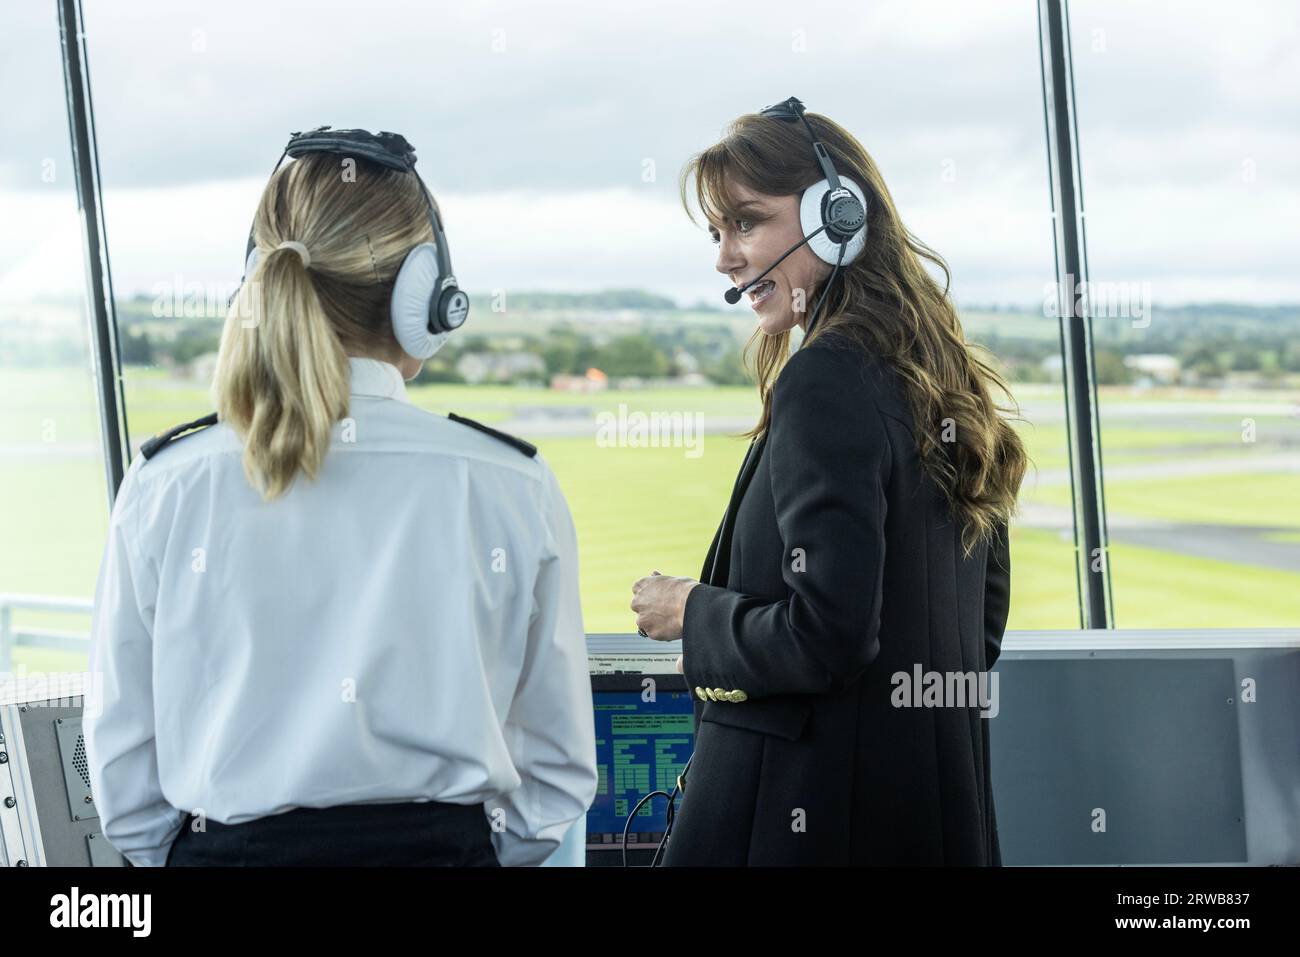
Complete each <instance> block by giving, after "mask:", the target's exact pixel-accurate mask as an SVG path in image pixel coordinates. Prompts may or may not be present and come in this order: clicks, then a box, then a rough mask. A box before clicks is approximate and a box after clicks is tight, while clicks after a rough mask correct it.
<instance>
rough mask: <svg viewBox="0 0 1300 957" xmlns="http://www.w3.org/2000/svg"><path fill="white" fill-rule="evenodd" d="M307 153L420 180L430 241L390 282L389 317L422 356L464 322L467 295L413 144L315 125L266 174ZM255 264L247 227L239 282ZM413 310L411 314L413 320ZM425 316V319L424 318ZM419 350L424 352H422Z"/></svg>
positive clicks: (296, 136)
mask: <svg viewBox="0 0 1300 957" xmlns="http://www.w3.org/2000/svg"><path fill="white" fill-rule="evenodd" d="M309 153H333V154H336V155H339V156H343V157H353V158H360V159H365V160H369V161H370V162H372V163H378V164H379V165H380V166H383V167H385V168H386V169H392V170H398V171H399V172H403V173H410V174H411V175H413V176H414V177H415V181H416V182H417V183H419V185H420V192H421V194H422V195H423V196H424V202H425V205H426V206H427V207H428V211H429V223H430V225H431V226H432V227H433V237H434V242H433V243H432V244H430V243H421V244H420V245H418V246H416V247H415V248H414V249H412V250H411V252H410V253H408V254H407V257H406V259H405V260H403V262H402V267H401V269H400V270H399V271H398V274H397V280H396V282H395V284H394V294H393V307H392V319H393V325H394V331H395V332H396V333H397V334H398V341H399V342H400V343H401V345H402V347H403V349H404V350H406V351H407V353H408V354H410V355H412V356H414V357H416V358H427V357H428V355H431V354H432V352H433V351H434V350H435V349H436V348H437V346H436V345H434V343H435V342H436V343H438V344H441V341H440V340H441V338H442V337H443V336H445V335H446V334H448V333H450V332H452V331H453V330H455V329H459V328H460V327H461V326H462V325H464V323H465V320H466V319H467V318H468V317H469V297H468V296H467V295H465V293H463V292H461V290H460V289H459V288H458V287H457V285H456V274H455V272H454V271H453V270H452V267H451V248H450V246H449V245H448V243H447V235H446V233H445V232H443V228H442V219H441V217H440V216H439V215H438V210H437V208H436V207H435V206H434V205H433V198H432V197H431V196H430V195H429V190H428V188H427V187H426V186H425V185H424V180H422V179H420V175H419V174H418V173H416V171H415V148H414V147H413V146H411V144H410V143H408V142H407V140H406V137H404V136H402V135H401V134H400V133H387V132H380V133H370V132H367V131H366V130H333V129H330V128H329V127H328V126H320V127H317V128H316V129H314V130H310V131H308V132H306V133H293V134H291V135H290V137H289V143H288V145H286V146H285V148H284V152H282V153H281V154H280V158H279V159H278V160H276V163H275V169H273V170H271V175H272V176H274V175H275V172H276V170H278V169H279V168H280V164H281V163H283V162H284V158H285V156H291V157H293V158H294V159H298V158H299V157H302V156H306V155H308V154H309ZM256 264H257V244H256V242H255V241H254V238H253V227H251V226H250V227H249V230H248V243H247V245H246V246H245V249H244V278H243V281H247V280H248V279H249V277H250V276H252V274H253V270H254V269H255V268H256ZM412 314H414V315H415V316H416V321H415V323H414V325H412V322H411V316H412ZM425 315H427V323H425V322H423V316H425ZM403 320H405V321H403ZM422 325H423V328H420V327H421V326H422ZM422 352H424V353H426V354H425V355H421V353H422Z"/></svg>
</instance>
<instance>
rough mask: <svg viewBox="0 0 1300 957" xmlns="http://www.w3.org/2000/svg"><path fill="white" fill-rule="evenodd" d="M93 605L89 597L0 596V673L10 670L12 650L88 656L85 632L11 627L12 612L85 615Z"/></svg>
mask: <svg viewBox="0 0 1300 957" xmlns="http://www.w3.org/2000/svg"><path fill="white" fill-rule="evenodd" d="M93 607H94V602H93V601H92V600H91V599H89V598H68V597H66V596H63V595H21V594H6V593H0V671H2V672H9V671H12V670H13V651H14V649H15V648H45V649H48V650H51V651H70V652H77V653H85V654H89V652H90V633H89V631H84V632H82V631H68V630H66V629H62V628H31V627H24V628H18V627H15V626H14V612H15V611H19V610H21V611H46V612H57V613H61V614H86V615H89V614H90V611H91V608H93Z"/></svg>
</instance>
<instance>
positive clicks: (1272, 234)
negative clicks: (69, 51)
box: [0, 0, 1300, 310]
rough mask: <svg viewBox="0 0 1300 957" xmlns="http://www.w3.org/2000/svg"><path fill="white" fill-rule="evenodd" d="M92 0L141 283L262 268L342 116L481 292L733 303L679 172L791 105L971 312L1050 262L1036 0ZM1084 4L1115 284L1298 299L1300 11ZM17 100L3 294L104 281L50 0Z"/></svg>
mask: <svg viewBox="0 0 1300 957" xmlns="http://www.w3.org/2000/svg"><path fill="white" fill-rule="evenodd" d="M84 3H85V8H86V20H87V28H88V38H87V42H88V44H89V59H90V72H91V78H92V80H93V83H94V87H93V91H94V102H95V110H96V120H97V124H98V135H99V153H100V164H101V171H102V175H103V182H104V186H105V195H106V221H107V228H108V235H109V240H110V250H111V255H112V266H113V277H114V282H115V286H116V290H117V292H118V294H119V295H123V294H130V293H132V292H144V293H151V292H152V291H153V290H154V289H155V286H156V284H158V283H160V282H172V281H174V279H175V277H179V278H180V279H181V281H182V282H185V283H191V282H201V283H221V282H231V281H235V280H237V279H238V277H239V274H240V272H241V268H242V253H243V245H244V238H245V235H246V233H247V230H248V223H249V220H250V218H251V216H252V212H253V209H254V207H255V205H256V202H257V198H258V195H259V193H260V191H261V189H262V187H263V185H264V184H265V179H266V176H267V174H268V173H269V172H270V170H271V167H272V165H273V163H274V162H275V159H276V157H277V156H278V155H279V153H280V150H281V148H282V147H283V145H284V141H285V140H286V138H287V135H288V133H289V132H290V131H293V130H300V129H308V128H311V127H313V126H318V125H320V124H323V123H329V124H331V125H333V126H336V127H345V126H360V127H365V128H368V129H372V130H378V129H390V130H397V131H400V132H402V133H404V134H405V135H406V136H407V138H408V139H409V140H410V141H411V142H412V143H414V144H415V146H416V147H417V149H418V151H419V155H420V170H421V172H422V174H423V175H424V177H425V179H426V181H427V182H428V183H429V184H430V186H431V188H432V189H433V191H434V192H435V194H436V195H437V196H438V198H439V201H440V203H441V204H442V206H443V209H444V212H445V215H446V220H447V228H448V232H449V237H450V240H451V244H452V248H453V250H454V253H455V260H456V265H457V272H458V273H459V276H460V279H461V284H462V286H464V287H466V288H468V289H470V290H471V291H476V292H486V291H489V290H492V289H498V288H501V289H505V290H507V292H509V291H510V290H525V289H598V288H609V287H640V288H645V289H649V290H652V291H656V292H662V293H665V294H667V295H671V296H673V297H674V298H676V299H678V300H679V301H680V302H683V303H691V302H695V301H697V300H701V299H703V300H706V301H708V302H710V303H717V304H719V305H721V304H722V292H723V291H724V290H725V289H726V288H727V286H728V283H727V282H726V281H725V280H723V279H722V278H721V277H719V276H718V275H717V273H716V272H714V268H713V264H714V258H715V252H716V251H715V248H714V246H713V245H712V244H711V243H710V242H709V241H708V238H707V235H706V234H705V233H703V232H702V231H701V230H699V229H698V228H696V227H693V226H692V225H691V224H690V222H689V221H688V220H687V218H686V216H685V215H684V213H683V212H682V211H681V208H680V206H679V204H678V201H677V174H678V171H679V170H680V168H681V166H682V164H683V163H684V162H685V161H686V160H687V159H688V157H689V156H690V154H691V153H692V152H694V151H695V150H698V149H700V148H702V147H704V146H706V145H708V144H710V143H711V142H713V141H714V140H715V139H716V138H717V136H718V135H719V133H720V132H721V130H722V128H723V126H724V125H725V124H726V122H727V121H728V120H730V119H731V118H733V117H734V116H736V115H738V114H740V113H744V112H749V111H753V110H756V109H759V108H761V107H762V106H765V105H767V104H769V103H774V102H777V101H779V100H782V99H784V98H785V97H787V96H790V95H792V94H794V95H797V96H799V97H800V98H801V99H802V100H803V101H804V102H805V104H806V105H807V106H808V108H809V109H810V110H812V111H815V112H822V113H825V114H827V115H829V116H831V117H833V118H835V119H836V120H838V121H839V122H841V123H842V124H843V125H845V126H846V127H847V128H848V129H850V130H851V131H853V132H854V133H855V134H856V135H857V136H858V137H859V139H860V140H861V141H862V142H863V144H864V145H865V146H866V148H867V150H868V151H869V152H870V153H871V154H872V155H873V156H874V157H875V159H876V161H877V163H878V164H879V165H880V167H881V169H882V171H883V173H884V176H885V178H886V181H887V183H888V184H889V187H890V189H891V191H892V193H893V195H894V199H895V201H896V203H897V204H898V206H899V208H900V210H901V212H902V215H903V217H904V221H905V222H906V223H907V225H908V226H909V227H910V228H911V229H912V230H913V231H914V232H915V233H916V234H917V235H918V236H919V237H920V238H921V239H922V240H924V241H925V242H927V243H928V244H930V245H931V246H933V247H934V248H936V249H937V250H938V251H939V252H940V253H942V254H943V255H944V256H945V257H946V258H947V259H948V261H949V264H950V265H951V266H952V269H953V273H954V293H955V295H956V296H957V298H958V300H959V301H961V302H967V303H970V302H979V303H988V302H1003V303H1036V302H1039V301H1041V299H1042V288H1043V284H1044V283H1045V282H1047V281H1050V279H1051V278H1052V240H1051V223H1050V218H1049V216H1050V213H1049V201H1048V187H1047V163H1046V155H1045V148H1044V142H1043V110H1042V97H1041V88H1040V77H1039V60H1038V47H1037V14H1036V5H1035V4H1034V3H1032V2H1029V0H1023V2H1012V0H1006V2H991V0H990V2H985V3H973V2H952V3H947V2H945V3H938V2H913V0H909V2H888V3H880V2H871V0H866V2H856V3H851V4H850V3H843V2H841V3H798V4H795V3H790V2H785V3H775V2H769V0H751V2H746V3H737V4H725V5H724V4H715V3H708V2H698V0H697V2H692V3H687V2H676V0H674V2H657V3H644V2H630V3H620V4H597V3H589V4H578V3H546V4H542V3H537V2H531V3H529V2H522V0H520V2H516V0H509V2H506V0H501V2H481V0H475V2H473V3H470V2H454V3H452V2H439V3H435V4H420V5H416V4H412V3H406V4H402V3H392V2H367V3H364V4H360V3H356V4H352V3H349V4H341V3H333V2H329V0H315V2H310V3H306V2H304V3H272V2H269V0H258V2H250V0H224V2H220V3H216V2H210V3H197V2H189V3H185V2H173V0H169V2H161V0H149V2H140V0H135V2H132V3H130V4H127V3H123V2H113V0H84ZM1071 15H1072V31H1073V37H1074V51H1075V81H1076V94H1077V97H1078V102H1079V125H1080V138H1081V142H1082V149H1083V156H1084V164H1083V174H1084V189H1085V194H1084V195H1085V200H1086V204H1087V229H1088V240H1089V261H1090V265H1091V269H1092V278H1093V280H1094V281H1128V282H1150V283H1151V284H1152V289H1153V294H1154V297H1155V299H1156V301H1157V302H1163V303H1176V302H1183V301H1206V300H1240V301H1247V302H1261V303H1269V302H1300V276H1298V275H1297V263H1300V225H1297V224H1300V57H1297V55H1296V52H1295V51H1296V45H1297V40H1298V39H1300V36H1298V34H1300V29H1298V27H1297V21H1298V20H1300V14H1297V12H1296V7H1295V4H1294V3H1292V2H1283V0H1279V2H1276V3H1254V2H1238V3H1233V4H1224V3H1177V4H1175V3H1151V2H1142V3H1135V4H1129V3H1122V2H1107V3H1089V2H1080V0H1074V2H1073V3H1071ZM0 102H2V103H3V107H2V112H0V223H2V224H3V226H4V228H3V229H0V300H10V301H13V300H23V299H28V298H32V297H35V296H42V295H53V294H61V293H66V294H77V293H79V292H80V291H81V290H82V288H83V283H84V279H83V274H82V260H81V248H80V233H79V228H80V227H79V221H78V218H77V215H76V210H75V200H74V195H75V194H74V192H73V181H72V177H71V171H70V168H69V167H70V158H69V150H68V133H67V121H66V114H65V109H64V93H63V81H62V72H61V67H60V63H59V49H58V30H57V21H56V14H55V6H54V3H53V2H52V0H25V2H23V3H18V4H7V5H6V7H5V10H4V13H3V27H0ZM647 160H650V161H653V163H654V168H655V180H654V181H653V182H644V181H643V177H642V171H643V169H644V166H645V161H647ZM51 164H52V165H51ZM51 168H52V169H53V181H52V182H49V181H47V180H48V178H49V171H50V170H51ZM734 308H736V309H737V310H743V309H745V308H746V306H745V305H744V304H743V303H742V304H741V305H739V306H736V307H734Z"/></svg>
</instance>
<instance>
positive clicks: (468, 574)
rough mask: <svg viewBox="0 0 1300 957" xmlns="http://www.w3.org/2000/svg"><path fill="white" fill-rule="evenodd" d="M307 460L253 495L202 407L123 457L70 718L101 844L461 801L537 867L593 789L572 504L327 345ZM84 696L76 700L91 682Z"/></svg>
mask: <svg viewBox="0 0 1300 957" xmlns="http://www.w3.org/2000/svg"><path fill="white" fill-rule="evenodd" d="M350 362H351V366H352V398H351V408H350V410H349V415H348V418H346V419H344V420H343V421H342V422H339V423H336V424H335V426H334V431H333V436H332V443H331V449H330V452H329V454H328V456H327V457H326V459H325V462H324V466H323V469H322V470H321V474H320V475H319V477H318V479H317V481H316V482H314V483H312V482H310V481H309V480H308V479H307V478H306V477H305V476H304V475H302V474H300V475H299V476H298V478H297V480H296V481H295V483H294V485H293V487H292V488H291V489H290V490H289V491H288V492H287V493H286V494H285V495H284V496H283V497H282V498H280V499H278V500H276V501H274V502H270V503H265V502H263V501H262V500H261V497H260V496H259V495H258V493H257V492H256V491H254V489H253V488H252V487H251V485H250V484H249V483H248V481H247V479H246V478H245V476H244V473H243V468H242V464H241V454H242V448H241V445H240V442H239V439H238V437H237V436H236V434H235V432H234V430H233V429H232V428H231V427H230V426H228V425H226V424H225V423H219V424H217V425H215V426H211V427H209V428H207V429H204V430H202V431H200V432H196V433H194V434H192V435H188V436H186V437H184V438H182V439H178V440H176V441H175V442H174V443H173V444H172V445H169V446H165V447H164V448H162V449H161V450H160V451H159V452H158V453H157V454H156V455H155V456H154V457H153V458H152V459H150V460H148V461H146V460H145V458H144V457H143V456H142V455H141V456H137V457H136V458H135V459H134V461H133V462H132V463H131V467H130V469H129V470H128V472H127V475H126V477H125V480H124V481H123V484H122V487H121V490H120V491H119V494H118V497H117V500H116V502H115V504H114V507H113V514H112V518H111V520H110V524H109V532H108V541H107V545H106V547H105V551H104V559H103V564H102V566H101V568H100V573H99V581H98V585H97V587H96V593H95V607H94V614H93V620H92V625H91V654H90V677H91V681H90V688H91V691H90V693H88V695H87V699H86V712H85V721H84V729H85V741H86V754H87V759H88V763H89V773H90V780H91V788H92V791H93V793H94V797H95V803H96V806H97V808H98V810H99V817H100V824H101V825H102V827H103V830H104V835H105V837H106V838H107V839H108V840H109V842H110V843H111V844H112V845H113V846H114V847H116V848H117V849H118V850H119V851H120V852H122V854H124V855H125V856H126V857H127V858H128V859H129V860H130V861H131V862H132V863H134V864H137V865H161V864H162V863H164V861H165V860H166V857H167V852H168V851H169V850H170V847H171V844H172V841H173V840H174V839H175V837H176V836H177V834H178V833H179V830H180V825H181V823H182V820H183V817H184V812H186V811H190V812H193V813H195V814H199V813H204V814H206V816H207V817H208V818H209V819H211V820H216V821H220V822H222V823H225V824H238V823H240V822H243V821H248V820H251V819H253V818H257V817H262V816H265V815H271V814H278V813H281V812H284V811H287V810H290V809H292V808H295V807H328V806H331V805H337V804H360V803H371V802H398V801H419V800H436V801H444V802H450V803H456V804H477V803H482V804H483V806H484V813H485V815H486V816H487V818H488V821H489V823H491V824H493V825H494V827H493V830H492V841H493V844H494V846H495V848H496V852H497V856H498V858H499V859H500V861H501V863H502V864H504V865H507V866H509V865H519V864H539V863H541V862H542V861H543V860H545V858H546V857H547V856H548V855H549V854H550V853H551V851H553V850H554V849H555V848H556V847H558V846H559V844H560V841H561V839H562V838H563V837H564V836H565V833H566V831H568V829H569V826H570V825H571V824H572V823H573V822H574V821H576V820H577V819H578V818H580V817H582V816H583V815H584V814H585V813H586V811H587V808H588V807H589V806H590V804H591V802H592V799H593V798H594V796H595V792H596V778H597V775H596V749H595V731H594V725H593V719H592V697H591V685H590V680H589V673H588V668H587V655H586V639H585V636H584V633H583V626H582V612H581V608H580V604H579V597H578V555H577V540H576V536H575V532H574V527H573V520H572V517H571V516H570V513H569V509H568V506H567V504H566V503H565V500H564V497H563V495H562V493H561V492H560V488H559V485H558V484H557V482H556V479H555V476H554V474H553V473H552V472H551V469H550V467H549V466H548V465H547V464H546V463H545V461H543V459H542V458H541V456H540V455H538V456H537V457H535V458H530V457H529V456H527V455H525V454H523V453H521V452H520V451H519V450H518V449H516V448H513V447H512V446H510V445H508V444H506V443H504V442H502V441H500V440H499V439H496V438H493V437H491V436H489V435H485V434H483V433H482V432H479V431H478V430H477V429H474V428H472V427H470V426H467V425H462V424H460V423H458V422H454V421H452V420H450V419H447V418H444V417H442V416H438V415H434V414H431V413H429V412H425V411H423V410H421V409H419V408H416V407H415V406H414V405H412V404H410V402H409V401H407V399H406V387H405V383H404V382H403V380H402V376H401V373H400V372H399V371H398V369H397V368H396V366H393V365H390V364H388V363H386V362H380V361H378V360H374V359H357V358H354V359H351V360H350ZM96 699H98V700H96Z"/></svg>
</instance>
